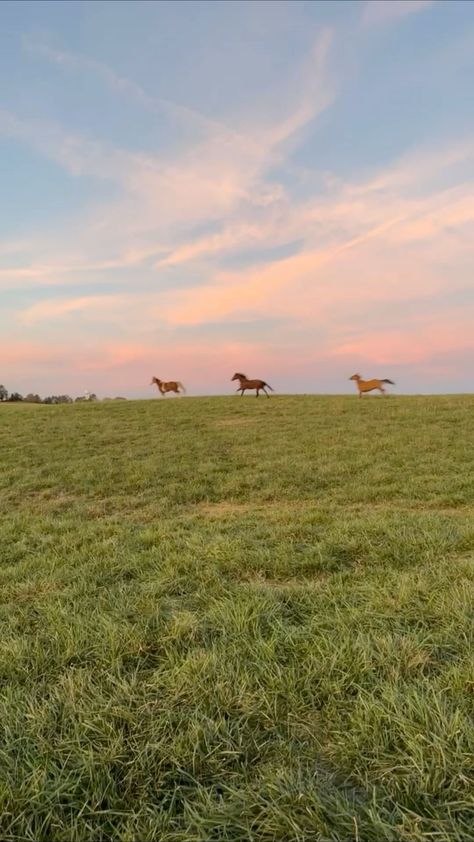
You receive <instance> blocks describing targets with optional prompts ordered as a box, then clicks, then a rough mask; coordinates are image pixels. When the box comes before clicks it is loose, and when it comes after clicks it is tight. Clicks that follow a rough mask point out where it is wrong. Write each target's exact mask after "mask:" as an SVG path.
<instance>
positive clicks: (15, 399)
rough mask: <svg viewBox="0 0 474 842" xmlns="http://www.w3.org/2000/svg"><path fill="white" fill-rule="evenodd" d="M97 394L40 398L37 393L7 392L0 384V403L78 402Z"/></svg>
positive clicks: (94, 399)
mask: <svg viewBox="0 0 474 842" xmlns="http://www.w3.org/2000/svg"><path fill="white" fill-rule="evenodd" d="M97 400H98V398H97V395H95V394H92V395H87V397H84V396H82V397H79V398H71V396H70V395H48V397H46V398H41V397H40V396H39V395H34V394H33V393H32V392H30V393H29V394H28V395H25V396H24V397H23V395H20V393H19V392H11V394H9V393H8V389H6V388H5V386H3V385H0V403H19V402H20V401H21V402H22V403H46V404H58V403H78V402H81V401H97Z"/></svg>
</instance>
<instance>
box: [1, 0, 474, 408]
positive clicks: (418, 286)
mask: <svg viewBox="0 0 474 842" xmlns="http://www.w3.org/2000/svg"><path fill="white" fill-rule="evenodd" d="M0 24H1V25H0V70H1V73H0V79H1V82H0V162H1V174H2V196H3V201H2V203H1V204H0V226H1V228H0V301H1V302H2V307H1V309H2V325H3V330H2V337H1V338H0V352H1V357H0V358H1V359H2V365H1V369H0V382H3V383H5V385H6V386H7V387H8V388H10V389H11V390H13V389H17V390H19V391H22V392H28V391H32V390H33V391H39V392H40V393H42V394H45V393H57V392H70V393H72V394H76V393H81V392H82V391H83V390H84V389H89V390H91V391H95V392H97V393H99V394H101V395H108V394H117V393H120V394H127V395H129V396H132V397H133V396H135V397H139V396H147V395H150V389H149V387H148V382H149V380H150V376H151V375H152V374H156V375H157V376H159V377H162V378H163V379H168V378H169V379H175V378H177V379H180V380H182V381H183V382H185V383H186V385H187V387H188V390H189V391H190V392H191V393H195V394H203V393H221V392H226V391H230V388H231V387H230V383H229V379H230V377H231V376H232V374H233V372H234V371H235V370H236V369H237V370H245V371H246V372H247V373H248V374H249V375H250V376H261V377H264V378H265V379H268V380H269V381H270V382H271V383H272V385H274V386H275V388H277V390H278V391H281V392H284V391H307V392H308V391H328V392H343V391H349V390H350V388H351V386H352V384H349V383H348V379H347V378H348V377H349V376H350V375H351V374H352V373H353V372H354V371H360V372H361V373H362V374H363V375H366V376H368V377H369V376H382V377H385V376H387V377H391V378H392V379H394V380H396V382H397V388H398V389H399V391H401V392H444V391H471V390H472V370H473V363H474V340H473V331H472V324H473V316H474V288H473V280H472V264H473V249H472V242H473V234H474V230H473V229H474V224H473V223H474V198H473V191H472V182H473V158H474V135H473V123H474V107H473V105H474V104H473V93H472V78H473V63H474V5H473V4H472V3H471V2H458V0H450V1H449V2H442V0H441V2H430V1H429V0H408V2H404V0H394V1H393V2H391V1H390V0H389V2H377V0H371V1H370V2H368V3H366V2H321V3H316V2H308V3H305V2H291V3H285V2H269V1H268V0H265V2H261V3H259V2H251V3H246V2H230V3H229V2H222V3H219V2H209V3H200V2H196V3H192V2H187V3H175V2H172V3H165V2H160V3H154V2H152V3H141V2H138V3H137V2H135V3H129V2H117V3H115V2H93V3H87V2H83V3H78V2H68V3H57V2H36V0H35V2H31V3H30V2H21V3H19V2H16V3H11V2H4V3H3V4H2V5H1V6H0ZM398 384H399V385H398Z"/></svg>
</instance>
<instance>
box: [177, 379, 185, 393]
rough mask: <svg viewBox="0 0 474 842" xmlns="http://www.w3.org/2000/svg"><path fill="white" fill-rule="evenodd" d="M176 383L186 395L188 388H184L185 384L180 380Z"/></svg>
mask: <svg viewBox="0 0 474 842" xmlns="http://www.w3.org/2000/svg"><path fill="white" fill-rule="evenodd" d="M176 385H177V386H178V389H181V391H182V393H183V395H185V394H186V389H185V388H184V386H183V384H182V383H181V382H180V381H179V380H178V382H177V384H176Z"/></svg>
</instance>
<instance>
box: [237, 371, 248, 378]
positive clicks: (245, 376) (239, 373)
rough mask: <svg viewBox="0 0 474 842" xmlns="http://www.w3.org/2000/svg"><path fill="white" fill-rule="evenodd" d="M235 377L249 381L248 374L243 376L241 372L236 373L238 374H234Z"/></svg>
mask: <svg viewBox="0 0 474 842" xmlns="http://www.w3.org/2000/svg"><path fill="white" fill-rule="evenodd" d="M234 377H242V378H243V379H244V380H248V377H247V375H246V374H242V372H241V371H236V372H235V374H234Z"/></svg>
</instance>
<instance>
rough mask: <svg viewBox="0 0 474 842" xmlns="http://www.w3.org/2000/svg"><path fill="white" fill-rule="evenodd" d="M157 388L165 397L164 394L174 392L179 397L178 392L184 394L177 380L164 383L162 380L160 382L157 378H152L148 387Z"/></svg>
mask: <svg viewBox="0 0 474 842" xmlns="http://www.w3.org/2000/svg"><path fill="white" fill-rule="evenodd" d="M153 384H155V386H158V389H159V390H160V392H161V394H162V395H166V392H176V394H177V395H179V393H180V391H181V392H182V393H183V394H186V389H185V388H184V386H183V384H182V383H180V382H179V380H168V381H167V382H166V383H165V381H164V380H160V378H159V377H153V378H152V380H151V383H150V386H153Z"/></svg>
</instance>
